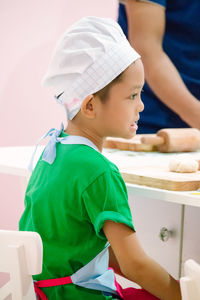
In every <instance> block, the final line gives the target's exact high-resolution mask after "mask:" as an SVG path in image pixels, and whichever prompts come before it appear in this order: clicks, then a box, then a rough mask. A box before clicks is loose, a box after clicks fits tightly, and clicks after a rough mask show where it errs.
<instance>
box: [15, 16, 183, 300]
mask: <svg viewBox="0 0 200 300" xmlns="http://www.w3.org/2000/svg"><path fill="white" fill-rule="evenodd" d="M44 84H45V85H46V86H52V87H54V89H55V91H56V98H57V100H58V102H60V103H62V104H63V105H64V106H65V108H66V112H67V117H68V125H67V128H66V129H65V131H64V129H63V127H61V129H60V131H59V130H51V131H50V133H49V135H50V141H49V143H48V145H47V147H46V148H45V150H44V153H43V155H42V156H41V158H40V159H39V162H38V163H37V165H36V167H35V169H34V171H33V174H32V176H31V179H30V182H29V185H28V188H27V191H26V198H25V205H26V207H25V211H24V213H23V215H22V218H21V220H20V230H31V231H37V232H38V233H39V234H40V235H41V238H42V241H43V247H44V258H43V271H42V273H41V274H40V275H38V276H35V279H36V280H37V282H36V283H35V289H36V293H37V295H38V297H39V295H40V297H41V299H47V298H45V297H46V296H47V297H48V299H49V300H51V299H52V300H61V299H87V300H90V299H92V300H103V299H107V300H108V299H121V298H124V299H138V300H139V299H157V298H155V297H154V296H152V295H151V294H149V293H148V292H150V293H152V294H153V295H155V296H156V297H158V298H160V299H163V300H169V299H170V300H172V299H173V300H179V299H181V296H180V289H179V284H178V283H177V282H176V281H175V280H174V279H173V278H172V277H171V276H170V275H169V274H168V273H167V272H166V271H165V270H163V269H162V268H161V267H160V266H159V265H158V264H157V263H155V262H154V261H153V260H151V259H150V258H149V257H148V256H147V255H146V254H145V253H144V251H143V250H142V248H141V246H140V245H139V243H138V240H137V237H136V233H135V229H134V226H133V223H132V216H131V212H130V208H129V205H128V196H127V190H126V186H125V183H124V181H123V179H122V177H121V175H120V173H119V170H118V169H117V167H116V166H115V165H114V164H112V163H111V162H110V161H109V160H107V159H106V158H105V157H104V156H103V155H102V154H101V151H102V146H103V141H104V139H105V138H106V137H107V136H117V137H123V138H131V137H133V136H134V135H135V134H136V130H137V121H138V119H139V113H140V112H141V111H142V110H143V108H144V107H143V103H142V101H141V98H140V94H141V90H142V86H143V84H144V72H143V66H142V62H141V60H140V56H139V54H138V53H136V52H135V51H134V49H133V48H132V47H131V46H130V44H129V43H128V41H127V40H126V38H125V36H124V34H123V33H122V31H121V29H120V27H119V25H117V23H116V22H114V21H113V20H110V19H102V18H97V17H86V18H83V19H81V20H80V21H79V22H77V23H75V24H74V25H73V26H71V27H70V28H69V29H68V31H67V32H66V33H64V35H63V36H62V37H61V39H60V40H59V42H58V44H57V47H56V49H55V51H54V54H53V57H52V61H51V63H50V67H49V70H48V72H47V75H46V76H45V79H44ZM108 241H109V242H110V245H111V247H110V249H109V251H110V256H109V255H108V246H109V245H108V244H107V242H108ZM108 260H109V265H110V266H111V267H113V268H114V269H115V271H116V272H118V273H119V274H122V275H124V276H125V277H127V278H128V279H130V280H133V281H135V282H136V283H138V284H139V285H141V286H142V287H143V288H144V289H146V290H147V291H148V292H146V291H144V290H141V291H140V290H139V292H137V290H135V289H131V290H128V292H127V291H126V290H123V289H121V288H120V287H119V285H118V284H117V283H116V282H115V278H114V272H113V270H112V269H108ZM43 292H44V293H45V294H46V296H45V295H44V293H43ZM120 297H121V298H120ZM139 297H141V298H139ZM142 297H143V298H142Z"/></svg>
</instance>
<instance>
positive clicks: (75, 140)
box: [28, 123, 99, 172]
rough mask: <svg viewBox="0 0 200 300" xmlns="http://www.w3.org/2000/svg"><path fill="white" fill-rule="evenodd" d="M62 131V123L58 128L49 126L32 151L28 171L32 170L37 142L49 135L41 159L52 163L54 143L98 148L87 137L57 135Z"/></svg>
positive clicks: (54, 150) (54, 152)
mask: <svg viewBox="0 0 200 300" xmlns="http://www.w3.org/2000/svg"><path fill="white" fill-rule="evenodd" d="M63 131H64V125H63V123H61V127H60V130H58V129H56V128H51V129H50V130H49V131H48V132H47V133H46V134H45V135H44V136H42V137H41V138H40V139H39V141H38V142H37V144H36V147H35V150H34V152H33V155H32V157H31V160H30V163H29V166H28V169H29V171H31V172H32V171H33V161H34V157H35V153H36V151H37V147H38V145H39V143H40V142H41V141H42V140H43V139H45V138H46V137H48V136H49V137H50V140H49V142H48V144H47V146H46V147H45V150H44V152H43V155H42V160H44V161H46V162H47V163H49V164H52V163H53V162H54V160H55V158H56V144H57V143H61V144H79V145H86V146H89V147H91V148H93V149H94V150H96V151H98V152H99V150H98V148H97V147H96V146H95V145H94V143H92V142H91V141H90V140H89V139H87V138H85V137H82V136H75V135H68V136H66V137H59V136H60V135H61V133H62V132H63Z"/></svg>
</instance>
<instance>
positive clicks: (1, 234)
mask: <svg viewBox="0 0 200 300" xmlns="http://www.w3.org/2000/svg"><path fill="white" fill-rule="evenodd" d="M42 258H43V246H42V240H41V237H40V235H39V234H38V233H36V232H28V231H9V230H0V272H5V273H9V274H10V280H9V281H8V282H7V283H6V284H5V285H3V286H2V287H1V288H0V300H4V299H8V298H7V297H9V296H10V297H12V298H11V299H12V300H35V299H36V296H35V292H34V287H33V279H32V275H36V274H40V273H41V272H42ZM9 299H10V298H9Z"/></svg>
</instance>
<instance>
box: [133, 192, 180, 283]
mask: <svg viewBox="0 0 200 300" xmlns="http://www.w3.org/2000/svg"><path fill="white" fill-rule="evenodd" d="M129 205H130V207H131V212H132V216H133V222H134V225H135V229H136V232H137V235H138V238H139V240H140V242H141V244H142V246H143V248H144V250H145V252H146V253H147V254H148V255H149V256H150V257H152V258H153V259H154V260H156V261H157V262H158V263H159V264H160V265H162V266H163V267H164V268H165V269H166V270H167V271H168V272H169V273H170V274H171V275H172V276H174V277H175V278H176V279H178V278H179V265H180V263H179V262H180V243H181V238H180V237H181V216H182V206H181V205H180V204H175V203H169V202H165V201H160V200H155V199H150V198H142V197H134V195H129ZM163 228H165V230H163V234H164V236H165V237H166V236H167V234H168V237H169V238H168V240H167V241H163V240H162V239H161V238H162V236H163V235H162V236H161V235H160V232H161V229H163ZM167 230H168V232H167ZM164 239H167V238H164Z"/></svg>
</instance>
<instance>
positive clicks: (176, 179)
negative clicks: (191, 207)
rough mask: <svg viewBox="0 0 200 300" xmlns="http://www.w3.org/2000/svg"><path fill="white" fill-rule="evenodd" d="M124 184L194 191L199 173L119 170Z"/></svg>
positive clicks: (145, 169) (198, 180) (199, 183)
mask: <svg viewBox="0 0 200 300" xmlns="http://www.w3.org/2000/svg"><path fill="white" fill-rule="evenodd" d="M120 172H121V174H122V177H123V179H124V181H125V182H126V183H134V184H139V185H146V186H150V187H155V188H159V189H165V190H171V191H195V190H197V189H198V188H200V171H198V172H196V173H191V174H189V173H174V172H169V171H168V170H167V169H165V168H163V169H162V168H156V169H152V168H148V167H146V168H145V167H142V168H140V169H134V168H130V169H129V168H126V169H124V170H123V169H120Z"/></svg>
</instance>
